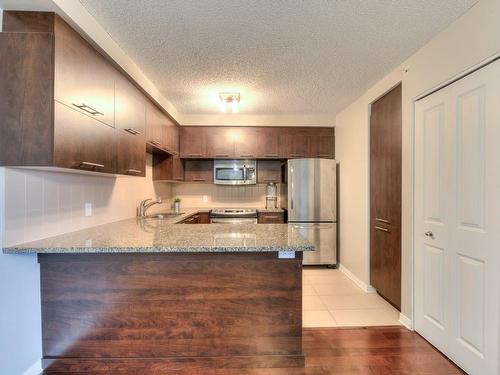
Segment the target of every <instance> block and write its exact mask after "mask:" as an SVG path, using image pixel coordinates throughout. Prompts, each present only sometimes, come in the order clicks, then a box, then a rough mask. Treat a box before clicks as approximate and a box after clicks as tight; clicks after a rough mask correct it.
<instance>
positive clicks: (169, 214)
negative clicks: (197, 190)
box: [146, 212, 184, 219]
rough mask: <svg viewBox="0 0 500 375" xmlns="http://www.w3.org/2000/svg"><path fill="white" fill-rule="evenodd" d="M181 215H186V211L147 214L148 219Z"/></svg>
mask: <svg viewBox="0 0 500 375" xmlns="http://www.w3.org/2000/svg"><path fill="white" fill-rule="evenodd" d="M180 215H184V212H167V213H163V214H162V213H158V214H151V215H146V219H170V218H172V217H177V216H180Z"/></svg>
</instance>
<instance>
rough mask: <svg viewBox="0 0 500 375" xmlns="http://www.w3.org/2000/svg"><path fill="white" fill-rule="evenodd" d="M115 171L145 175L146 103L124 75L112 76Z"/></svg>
mask: <svg viewBox="0 0 500 375" xmlns="http://www.w3.org/2000/svg"><path fill="white" fill-rule="evenodd" d="M115 95H116V114H115V125H116V133H117V134H116V140H117V145H116V148H117V156H116V164H117V165H116V172H117V173H119V174H128V175H134V176H145V175H146V134H145V130H146V103H145V101H144V99H143V97H142V94H141V93H140V92H139V90H137V89H136V88H135V86H134V85H132V84H131V83H130V82H129V81H128V80H127V79H126V78H124V77H121V76H119V75H118V74H117V79H116V92H115Z"/></svg>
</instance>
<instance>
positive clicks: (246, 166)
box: [214, 160, 257, 185]
mask: <svg viewBox="0 0 500 375" xmlns="http://www.w3.org/2000/svg"><path fill="white" fill-rule="evenodd" d="M256 166H257V163H256V161H255V160H214V184H218V185H255V184H256V183H257V169H256Z"/></svg>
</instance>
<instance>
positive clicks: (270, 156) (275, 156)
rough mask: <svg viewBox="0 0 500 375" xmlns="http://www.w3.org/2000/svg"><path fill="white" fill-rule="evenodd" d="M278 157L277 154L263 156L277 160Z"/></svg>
mask: <svg viewBox="0 0 500 375" xmlns="http://www.w3.org/2000/svg"><path fill="white" fill-rule="evenodd" d="M278 156H279V155H278V154H264V157H265V158H277V157H278Z"/></svg>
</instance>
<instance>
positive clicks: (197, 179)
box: [191, 178, 206, 181]
mask: <svg viewBox="0 0 500 375" xmlns="http://www.w3.org/2000/svg"><path fill="white" fill-rule="evenodd" d="M191 181H206V179H205V178H193V179H191Z"/></svg>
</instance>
